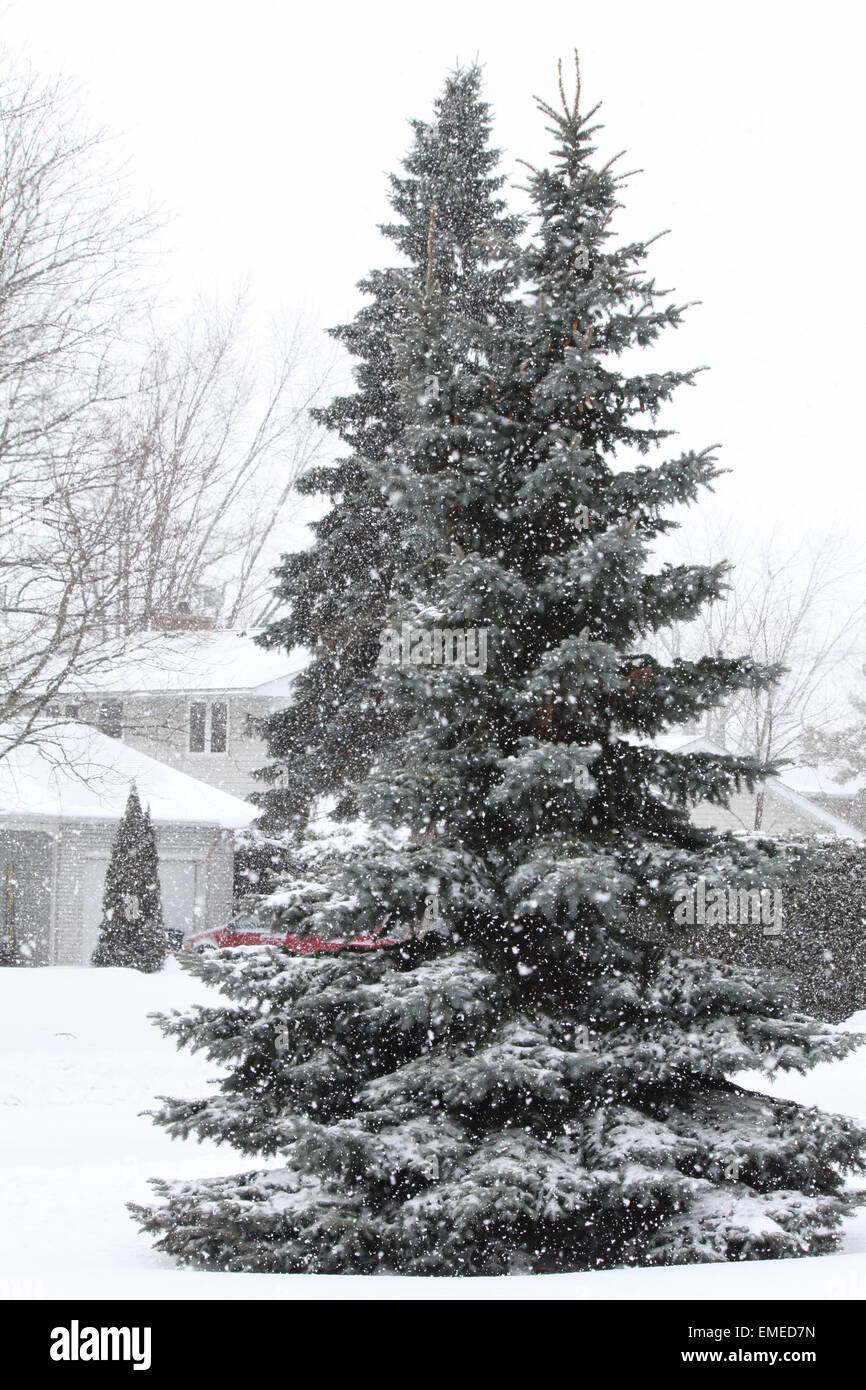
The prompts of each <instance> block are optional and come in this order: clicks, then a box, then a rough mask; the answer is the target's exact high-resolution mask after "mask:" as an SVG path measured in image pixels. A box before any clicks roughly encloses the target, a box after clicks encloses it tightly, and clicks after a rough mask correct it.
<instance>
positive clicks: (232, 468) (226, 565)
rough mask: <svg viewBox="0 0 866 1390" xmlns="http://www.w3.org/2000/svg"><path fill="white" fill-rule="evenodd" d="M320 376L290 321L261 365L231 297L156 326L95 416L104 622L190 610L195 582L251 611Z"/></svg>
mask: <svg viewBox="0 0 866 1390" xmlns="http://www.w3.org/2000/svg"><path fill="white" fill-rule="evenodd" d="M327 375H328V368H327V366H326V365H323V364H322V363H321V361H320V360H316V361H314V360H313V358H312V354H311V352H310V349H309V345H308V343H307V341H306V336H305V333H304V331H303V328H302V326H301V324H300V322H298V321H296V322H295V324H294V325H293V326H292V327H291V328H290V329H284V330H282V331H281V332H279V333H278V334H275V335H274V340H273V344H272V352H271V363H270V371H269V374H268V375H267V376H265V375H264V374H263V373H262V372H261V370H260V369H258V368H257V365H256V363H255V361H254V359H253V357H252V355H251V353H250V350H249V347H248V336H247V334H246V331H245V323H244V306H243V303H242V301H241V300H240V299H238V300H236V302H235V303H234V304H233V305H232V307H231V309H230V310H229V311H228V312H227V313H220V312H218V311H217V310H214V309H209V308H207V307H206V306H202V305H199V306H198V308H197V310H196V311H195V313H194V315H193V316H192V318H191V319H190V321H189V322H188V323H187V324H186V325H185V327H184V328H183V329H182V330H181V331H180V332H176V333H173V334H172V335H171V336H170V337H169V336H167V335H165V334H156V333H154V335H153V338H152V340H151V342H150V345H149V347H148V349H147V352H146V357H145V362H144V365H143V367H142V368H141V370H140V372H139V373H138V376H137V379H136V382H135V389H134V390H131V391H130V392H129V393H128V395H127V397H126V400H125V402H124V405H123V407H122V409H121V410H120V411H115V412H114V413H113V415H112V416H111V417H110V418H109V419H108V420H107V422H106V438H107V440H108V441H109V455H110V466H109V468H108V470H107V472H108V474H109V476H110V479H111V485H110V489H109V495H108V506H109V511H110V516H111V520H110V523H109V531H110V534H111V536H112V560H111V561H110V563H109V569H108V573H107V574H106V575H105V576H104V582H105V583H106V584H107V586H108V587H109V588H111V589H112V591H113V594H114V599H113V603H112V605H111V612H110V615H109V616H110V619H111V621H110V624H109V626H110V627H111V628H112V629H113V631H115V632H129V631H134V630H136V629H142V628H147V627H149V626H150V625H151V624H152V623H153V622H154V620H155V619H157V618H159V617H160V616H164V615H170V614H177V613H180V612H184V611H188V612H193V613H194V612H195V611H196V610H197V608H199V607H200V606H201V604H202V595H203V591H205V590H207V591H209V600H210V602H209V603H208V604H206V606H207V607H209V608H210V610H211V612H212V613H213V615H214V616H218V617H219V618H220V620H221V621H222V622H223V623H224V624H226V625H229V626H232V625H235V624H237V623H240V622H245V623H248V624H249V623H254V622H255V621H256V617H257V612H258V609H259V608H260V606H261V605H262V603H263V602H264V600H265V596H266V594H267V593H268V591H269V590H270V588H272V587H273V581H272V579H271V577H270V568H269V567H270V564H271V563H272V556H270V555H269V549H268V542H269V539H270V538H271V537H272V536H273V535H274V533H275V530H277V528H278V527H279V525H280V523H281V522H283V521H284V520H285V518H286V514H287V510H288V503H289V499H290V497H291V494H292V489H293V487H294V484H295V482H296V481H297V479H298V477H299V476H300V474H301V473H302V472H303V470H304V469H305V468H306V467H307V466H308V464H309V463H310V462H311V461H312V459H313V458H314V457H315V456H316V455H317V453H318V451H319V449H320V447H321V443H322V439H323V431H322V430H321V429H320V428H319V427H317V426H316V425H315V424H314V423H313V420H312V417H311V416H310V413H309V407H310V406H311V405H312V404H313V403H314V402H315V400H316V399H317V397H318V395H319V393H320V392H321V390H322V388H323V386H324V384H325V382H326V379H327ZM105 504H106V498H105V497H104V496H97V497H95V498H94V505H95V506H97V507H99V506H102V505H105ZM106 635H108V634H106Z"/></svg>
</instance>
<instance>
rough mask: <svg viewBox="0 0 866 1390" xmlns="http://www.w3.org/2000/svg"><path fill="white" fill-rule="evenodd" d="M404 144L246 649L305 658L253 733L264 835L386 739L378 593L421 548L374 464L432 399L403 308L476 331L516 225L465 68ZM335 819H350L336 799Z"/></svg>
mask: <svg viewBox="0 0 866 1390" xmlns="http://www.w3.org/2000/svg"><path fill="white" fill-rule="evenodd" d="M412 130H413V141H412V147H411V149H410V151H409V153H408V155H407V156H406V158H405V160H404V161H403V168H404V173H403V174H402V175H401V176H396V175H395V176H392V177H391V191H390V201H391V206H392V208H393V211H394V215H395V220H394V221H393V222H392V223H389V224H388V225H387V226H385V227H383V228H382V231H383V232H384V233H385V235H386V236H387V237H388V239H389V240H390V241H391V242H392V243H393V245H394V246H395V248H396V250H397V252H398V253H399V259H400V264H399V265H398V266H396V267H391V268H389V269H386V270H380V271H374V272H373V273H372V274H371V275H370V276H368V277H367V278H366V279H365V280H363V281H362V282H361V284H360V287H359V288H360V289H361V291H362V292H363V293H364V295H365V296H366V298H367V302H366V303H365V305H364V306H363V308H362V309H361V310H360V311H359V312H358V313H357V314H356V316H355V318H354V319H353V320H352V322H351V323H349V324H345V325H342V326H341V327H338V328H336V329H334V330H333V336H334V337H335V338H336V339H337V340H338V341H339V342H341V343H342V344H343V345H344V346H345V347H346V348H348V350H349V352H350V353H351V354H352V356H353V358H354V359H355V368H354V374H355V388H356V389H355V390H354V391H353V392H352V393H351V394H350V395H347V396H338V397H336V399H335V400H333V401H332V402H331V404H330V405H329V406H328V407H326V408H325V409H322V410H320V411H318V412H317V417H318V419H319V420H320V421H321V422H322V423H323V424H325V425H327V427H328V428H329V429H330V430H332V431H334V433H335V434H336V435H337V436H338V437H339V438H340V440H341V441H342V442H343V443H344V444H346V445H347V446H348V447H349V449H350V451H351V452H350V453H349V454H348V455H346V456H344V457H343V458H341V459H340V460H339V462H338V463H337V464H336V465H326V466H323V467H320V468H316V469H313V470H311V471H310V472H309V473H307V474H306V475H305V476H304V477H303V478H302V479H301V481H300V483H299V490H300V491H301V492H303V493H307V494H311V495H314V494H321V495H324V496H326V497H327V498H328V499H329V502H330V504H331V505H330V507H329V510H328V512H327V514H326V515H325V517H324V518H323V519H322V520H320V521H318V522H316V523H315V524H314V525H313V528H312V529H313V531H314V533H315V543H314V544H313V546H312V547H311V548H310V549H308V550H304V551H302V552H300V553H298V554H294V555H288V556H284V557H283V560H282V563H281V565H280V567H279V569H278V570H277V576H278V588H277V590H276V594H277V596H278V597H279V598H280V599H281V600H282V601H283V603H285V604H286V605H287V607H288V613H287V616H285V617H284V618H282V619H280V620H279V621H277V622H275V623H273V624H272V625H271V626H270V627H269V628H268V629H267V630H266V631H265V632H264V633H263V634H262V636H261V638H260V639H259V640H260V641H261V642H262V644H263V645H265V646H269V647H273V646H279V647H284V648H286V649H291V648H292V647H295V646H306V647H309V648H310V649H311V650H312V656H313V659H312V662H311V664H310V666H309V667H308V668H307V669H306V670H305V671H304V672H303V673H302V674H301V675H299V677H298V678H297V680H296V682H295V686H294V692H293V694H294V698H293V701H292V704H291V706H290V707H289V708H287V709H286V710H282V711H280V712H278V713H277V714H274V715H272V716H271V717H270V719H269V720H268V721H267V724H266V728H265V732H266V735H267V740H268V752H269V755H270V759H271V762H270V764H269V766H268V767H267V768H266V769H265V770H264V771H263V776H264V780H265V782H266V783H268V784H269V786H268V790H267V791H265V792H264V793H263V794H262V795H261V796H260V797H259V798H258V799H259V801H260V802H261V804H262V807H263V812H264V815H263V819H262V822H261V824H262V827H263V828H264V829H265V830H266V831H268V832H282V831H284V830H285V829H286V828H287V827H291V828H295V829H301V828H303V826H304V824H305V822H306V818H307V814H308V811H309V809H310V806H311V804H312V802H313V801H314V800H315V798H316V797H317V796H319V795H322V794H324V793H334V792H336V793H337V794H338V796H339V794H341V793H344V792H345V790H346V788H347V787H348V786H349V785H350V784H351V783H352V782H353V781H356V780H357V779H358V778H359V777H360V776H362V775H363V774H364V773H365V772H366V770H367V768H368V767H369V765H370V762H371V760H372V758H373V757H374V756H375V754H376V752H377V751H378V749H379V747H380V746H381V744H382V742H383V740H384V739H385V738H386V737H391V736H392V735H393V733H394V728H393V724H392V723H390V722H389V718H388V717H387V716H386V714H385V712H384V711H383V709H382V703H381V701H382V695H381V689H380V686H379V683H378V680H377V676H376V658H377V656H378V653H379V632H380V629H381V627H382V623H383V619H384V614H385V611H386V607H387V604H388V600H389V596H390V595H391V592H392V588H393V587H394V585H395V583H398V582H399V576H400V575H401V574H403V575H405V573H406V570H407V567H408V564H409V561H410V559H411V557H412V555H413V554H415V553H416V552H417V551H418V549H419V547H420V548H421V549H422V550H423V548H424V544H425V541H424V537H423V518H418V517H411V516H407V515H405V514H404V515H403V516H402V517H401V516H398V515H396V514H395V512H394V509H393V507H392V506H391V505H390V491H389V488H388V487H387V486H385V485H384V484H383V476H384V475H383V466H384V465H386V464H387V463H388V461H389V459H391V457H392V455H393V450H394V448H395V444H396V442H397V441H398V439H399V436H400V431H401V429H402V421H403V419H404V415H405V409H406V401H405V396H406V392H407V390H408V389H412V390H417V391H418V392H420V393H421V395H422V397H423V398H424V399H427V398H429V397H435V393H436V390H437V383H436V380H435V375H434V374H433V373H432V372H431V373H428V374H426V376H423V377H422V378H421V379H420V380H417V381H414V380H413V381H412V382H411V383H410V382H409V381H408V380H407V375H406V356H405V338H406V335H407V334H408V333H411V332H413V331H414V328H413V319H412V312H413V297H414V296H418V295H422V296H423V295H425V294H430V293H432V292H433V290H434V289H435V291H436V292H437V293H439V294H441V295H445V296H447V298H448V302H449V305H450V310H451V312H452V313H453V314H454V315H456V316H460V315H464V316H466V317H467V318H469V319H474V318H481V319H483V320H485V321H489V322H491V323H501V322H502V321H503V319H504V318H505V317H506V316H507V315H508V314H509V313H510V312H511V308H510V306H509V304H508V301H507V299H506V297H505V295H504V294H503V285H504V283H505V277H506V275H507V270H506V262H507V260H508V253H509V250H510V247H511V244H512V241H513V238H514V236H515V234H516V232H517V230H518V228H519V225H520V223H519V219H518V218H516V217H514V216H511V215H509V214H508V213H507V212H506V210H505V206H504V203H503V200H502V197H501V189H502V184H503V178H502V176H501V175H500V174H498V173H497V172H496V166H497V163H498V152H497V151H496V150H493V149H491V148H490V114H489V110H488V107H487V104H486V103H485V102H484V101H483V100H482V97H481V72H480V69H479V68H478V67H477V66H472V67H469V68H465V69H458V70H457V71H455V72H454V73H452V74H451V75H450V76H449V77H448V78H447V80H446V82H445V86H444V90H443V92H442V95H441V96H440V97H439V98H438V100H437V101H436V103H435V110H434V116H433V120H432V121H431V122H425V121H420V120H415V121H413V122H412ZM338 809H343V806H342V805H341V806H340V807H338ZM345 809H346V810H347V811H351V810H352V809H353V804H352V800H351V797H349V799H348V800H347V801H346V802H345Z"/></svg>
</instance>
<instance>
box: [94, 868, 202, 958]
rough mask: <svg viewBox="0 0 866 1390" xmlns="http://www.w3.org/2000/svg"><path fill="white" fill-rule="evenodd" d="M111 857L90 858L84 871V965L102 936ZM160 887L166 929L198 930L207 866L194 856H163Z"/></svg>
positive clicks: (180, 932)
mask: <svg viewBox="0 0 866 1390" xmlns="http://www.w3.org/2000/svg"><path fill="white" fill-rule="evenodd" d="M107 872H108V860H107V859H86V860H85V861H84V869H83V874H82V886H81V898H82V913H83V923H82V925H83V928H84V932H83V938H84V947H83V951H82V961H81V964H82V965H89V964H90V958H91V956H92V955H93V952H94V951H95V949H96V943H97V940H98V938H99V924H100V922H101V921H102V897H103V894H104V892H105V875H106V873H107ZM159 887H160V892H161V894H162V917H163V921H164V922H165V925H166V929H167V930H168V931H173V932H177V933H179V934H180V935H181V936H189V934H190V932H193V931H195V930H196V927H197V924H198V918H197V915H196V905H197V894H198V892H199V891H200V889H203V887H204V868H203V866H200V865H198V864H196V863H194V862H193V861H192V860H191V859H167V860H161V861H160V865H159Z"/></svg>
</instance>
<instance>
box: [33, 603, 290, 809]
mask: <svg viewBox="0 0 866 1390" xmlns="http://www.w3.org/2000/svg"><path fill="white" fill-rule="evenodd" d="M254 636H255V633H254V632H251V631H233V630H227V629H221V630H220V629H211V630H190V629H188V628H183V629H180V630H173V631H163V630H160V631H155V632H145V633H141V634H137V635H136V636H135V638H129V639H118V640H117V641H116V642H114V643H109V644H107V645H106V646H105V647H103V648H101V649H100V651H99V652H97V653H96V654H95V657H93V658H91V659H90V660H89V662H88V668H87V673H86V674H84V675H79V676H78V677H76V678H75V679H74V680H70V681H69V682H68V683H67V684H66V686H65V687H64V689H63V693H62V697H61V699H60V700H59V701H58V704H57V706H56V707H54V708H53V709H52V711H51V712H52V713H54V714H55V715H61V716H62V717H65V718H69V719H76V720H81V721H83V722H85V723H87V724H91V725H93V726H94V727H95V728H97V729H98V730H99V731H100V733H102V734H104V735H105V736H106V737H108V738H112V739H118V740H120V741H121V742H122V743H124V744H126V745H128V746H129V747H130V748H134V749H136V750H138V751H139V752H141V753H146V754H147V755H148V756H149V757H151V758H156V759H157V760H158V761H159V762H163V763H167V764H168V766H170V767H173V768H176V769H177V771H179V772H184V773H186V774H187V775H188V776H190V777H195V778H196V779H197V780H199V781H201V782H207V783H208V784H209V785H210V786H212V787H218V788H219V789H220V790H221V791H224V792H228V793H230V794H231V795H232V796H237V797H243V798H246V797H248V796H249V795H250V794H251V792H253V791H254V790H255V789H256V787H257V786H258V785H259V784H258V783H257V781H256V779H255V778H254V776H253V773H254V772H255V771H256V770H257V769H258V768H260V767H263V766H264V765H265V763H266V762H267V761H268V754H267V748H266V745H265V743H264V740H263V739H261V738H260V737H259V735H258V733H257V731H256V721H257V720H259V719H261V718H263V717H264V716H266V715H268V714H271V713H273V712H274V711H276V710H278V709H281V708H283V707H284V706H285V705H287V704H288V703H289V702H290V697H291V690H292V684H293V681H294V679H295V676H296V675H297V673H298V671H300V670H302V669H303V667H304V666H305V665H306V664H307V661H308V660H309V657H308V655H307V653H306V652H305V651H303V649H300V648H299V649H296V650H295V651H293V652H292V653H291V655H288V656H287V655H286V653H285V652H282V651H273V650H266V649H265V648H263V647H259V646H257V645H256V643H255V642H254V641H253V640H252V639H253V637H254Z"/></svg>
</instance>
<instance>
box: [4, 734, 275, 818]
mask: <svg viewBox="0 0 866 1390" xmlns="http://www.w3.org/2000/svg"><path fill="white" fill-rule="evenodd" d="M133 783H135V785H136V787H137V788H138V792H139V796H140V797H141V801H142V804H143V805H145V806H150V813H151V816H152V817H153V819H154V821H157V822H160V823H166V822H170V823H171V824H184V825H213V826H218V827H220V828H221V829H225V830H239V829H243V828H244V827H246V826H248V825H249V824H250V822H251V821H252V820H253V819H254V818H255V816H256V815H257V814H258V811H257V809H256V807H254V806H252V805H250V803H249V802H247V801H241V800H240V798H239V797H236V796H230V795H229V794H228V793H227V792H223V791H219V790H218V789H217V788H216V787H212V786H209V785H207V783H205V782H199V781H198V779H197V778H195V777H189V776H187V774H186V773H185V772H178V771H177V770H176V769H175V768H173V767H168V766H167V765H166V764H165V763H161V762H157V760H156V759H155V758H149V757H148V756H147V754H145V753H139V752H138V751H137V750H136V749H134V748H130V747H129V746H128V745H127V744H124V743H121V742H120V741H119V739H113V738H108V737H107V736H106V735H105V734H100V733H98V732H97V731H96V730H95V729H91V728H89V727H88V726H87V725H84V724H76V723H72V722H66V721H64V722H61V723H57V724H54V723H52V724H50V725H46V726H45V727H44V728H42V729H40V730H38V731H37V736H36V739H35V740H34V741H32V742H28V743H22V744H19V745H18V747H16V748H12V749H11V750H10V751H9V752H8V753H6V754H5V755H4V757H3V758H0V817H4V816H9V817H14V818H18V817H22V816H25V817H40V818H44V817H47V818H50V819H62V820H78V819H87V820H119V819H120V817H121V816H122V815H123V812H124V809H125V807H126V801H127V798H128V796H129V791H130V787H131V786H132V785H133Z"/></svg>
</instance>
